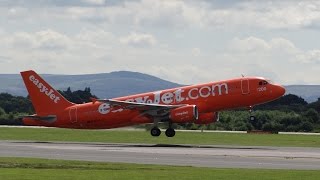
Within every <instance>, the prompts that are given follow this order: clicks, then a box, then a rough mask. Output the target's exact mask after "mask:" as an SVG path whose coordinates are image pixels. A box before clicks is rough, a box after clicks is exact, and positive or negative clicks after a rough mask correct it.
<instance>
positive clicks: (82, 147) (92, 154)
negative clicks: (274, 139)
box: [0, 141, 320, 170]
mask: <svg viewBox="0 0 320 180" xmlns="http://www.w3.org/2000/svg"><path fill="white" fill-rule="evenodd" d="M0 157H38V158H48V159H65V160H86V161H99V162H125V163H138V164H161V165H179V166H196V167H218V168H264V169H305V170H306V169H310V170H311V169H313V170H320V148H297V147H253V146H206V145H203V146H200V145H161V144H107V143H75V142H74V143H69V142H31V141H0Z"/></svg>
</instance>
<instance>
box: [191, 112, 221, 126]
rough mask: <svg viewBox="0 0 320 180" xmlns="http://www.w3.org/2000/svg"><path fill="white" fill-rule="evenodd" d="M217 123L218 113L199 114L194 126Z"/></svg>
mask: <svg viewBox="0 0 320 180" xmlns="http://www.w3.org/2000/svg"><path fill="white" fill-rule="evenodd" d="M216 121H219V113H218V112H210V113H201V114H199V118H198V120H197V121H195V122H194V123H195V124H210V123H214V122H216Z"/></svg>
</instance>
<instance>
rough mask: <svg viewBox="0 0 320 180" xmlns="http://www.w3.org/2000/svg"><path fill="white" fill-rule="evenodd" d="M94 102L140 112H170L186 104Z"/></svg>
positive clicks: (112, 100)
mask: <svg viewBox="0 0 320 180" xmlns="http://www.w3.org/2000/svg"><path fill="white" fill-rule="evenodd" d="M96 101H99V102H105V103H108V104H110V105H111V106H113V107H117V106H118V107H121V108H125V109H136V110H142V111H152V110H156V111H158V110H170V109H175V108H178V107H182V106H186V105H187V104H179V105H164V104H148V103H137V102H128V101H120V100H114V99H96Z"/></svg>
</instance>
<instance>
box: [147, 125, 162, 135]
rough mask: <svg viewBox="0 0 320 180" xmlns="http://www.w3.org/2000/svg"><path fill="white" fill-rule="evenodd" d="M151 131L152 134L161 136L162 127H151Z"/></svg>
mask: <svg viewBox="0 0 320 180" xmlns="http://www.w3.org/2000/svg"><path fill="white" fill-rule="evenodd" d="M150 133H151V135H152V136H155V137H157V136H160V134H161V131H160V129H159V128H158V127H154V128H152V129H151V131H150Z"/></svg>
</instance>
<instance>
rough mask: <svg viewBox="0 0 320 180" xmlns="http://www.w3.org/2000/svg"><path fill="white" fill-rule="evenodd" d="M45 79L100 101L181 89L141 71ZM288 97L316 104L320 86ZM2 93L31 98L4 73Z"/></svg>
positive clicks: (295, 88)
mask: <svg viewBox="0 0 320 180" xmlns="http://www.w3.org/2000/svg"><path fill="white" fill-rule="evenodd" d="M42 77H43V78H44V79H45V80H46V81H48V82H49V83H50V84H52V86H54V88H56V89H60V90H65V89H67V88H68V87H71V90H79V89H82V90H83V89H84V88H85V87H90V88H91V91H92V93H93V94H95V95H96V96H98V97H99V98H113V97H119V96H125V95H130V94H136V93H143V92H148V91H155V90H161V89H167V88H173V87H177V86H180V85H179V84H177V83H172V82H169V81H165V80H162V79H160V78H157V77H154V76H150V75H147V74H142V73H138V72H129V71H118V72H111V73H102V74H86V75H49V74H45V75H42ZM286 89H287V94H288V93H291V94H295V95H298V96H301V97H302V98H304V99H305V100H306V101H307V102H314V101H316V100H317V99H318V98H319V97H320V85H289V86H286ZM0 92H8V93H10V94H13V95H20V96H27V91H26V89H25V86H24V84H23V82H22V78H21V76H20V75H19V74H0Z"/></svg>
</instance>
